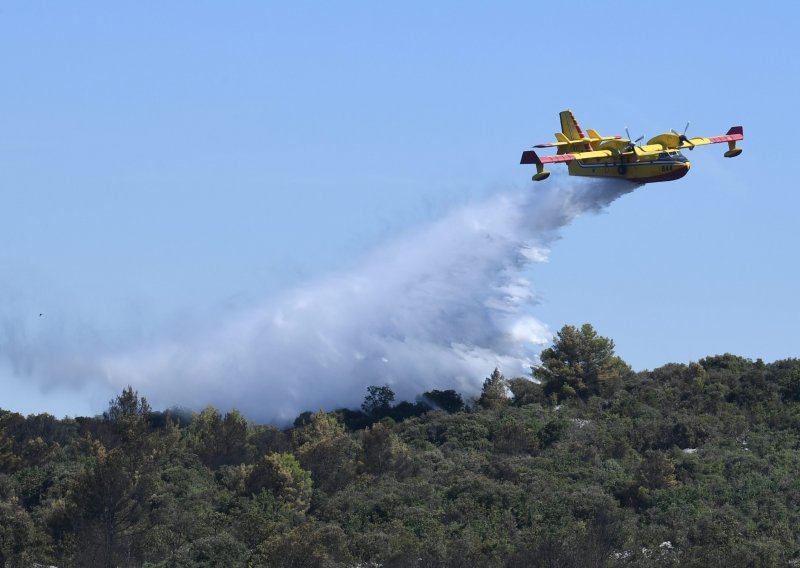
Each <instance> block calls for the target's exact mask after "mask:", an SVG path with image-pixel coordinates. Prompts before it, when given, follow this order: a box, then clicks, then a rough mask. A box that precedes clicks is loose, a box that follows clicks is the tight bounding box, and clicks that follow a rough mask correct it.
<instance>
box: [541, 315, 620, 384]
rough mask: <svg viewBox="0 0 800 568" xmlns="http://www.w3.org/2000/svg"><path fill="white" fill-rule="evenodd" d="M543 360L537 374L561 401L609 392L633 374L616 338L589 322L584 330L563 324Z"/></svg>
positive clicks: (542, 355)
mask: <svg viewBox="0 0 800 568" xmlns="http://www.w3.org/2000/svg"><path fill="white" fill-rule="evenodd" d="M540 359H541V366H539V367H537V368H535V369H534V372H533V374H534V376H535V377H536V378H538V379H539V380H540V381H542V384H543V386H544V392H545V395H548V396H549V395H552V394H555V395H556V396H557V398H558V400H564V399H568V398H573V397H578V398H581V399H583V400H586V399H588V398H589V397H590V396H594V395H608V394H610V393H611V392H613V391H614V390H615V389H616V387H617V386H618V384H619V382H620V381H621V379H622V378H623V377H625V376H627V375H629V374H630V373H631V369H630V367H629V366H628V364H627V363H625V362H624V361H623V360H622V359H620V358H619V357H617V356H616V355H614V341H612V340H611V339H608V338H606V337H601V336H599V335H598V334H597V332H596V331H595V330H594V328H593V327H592V326H591V325H590V324H588V323H586V324H583V326H581V328H580V329H578V328H576V327H574V326H571V325H565V326H564V327H562V328H561V331H559V332H558V334H557V336H556V337H555V340H554V342H553V346H552V347H550V348H548V349H545V350H544V351H542V354H541V355H540Z"/></svg>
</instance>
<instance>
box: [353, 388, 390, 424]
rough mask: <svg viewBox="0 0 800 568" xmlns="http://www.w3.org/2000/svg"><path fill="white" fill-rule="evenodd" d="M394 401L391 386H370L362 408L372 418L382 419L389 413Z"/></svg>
mask: <svg viewBox="0 0 800 568" xmlns="http://www.w3.org/2000/svg"><path fill="white" fill-rule="evenodd" d="M393 401H394V391H393V390H392V389H391V388H390V387H389V385H384V386H382V387H379V386H375V385H370V386H368V387H367V396H365V397H364V402H363V403H362V404H361V408H362V409H363V410H364V412H365V413H367V414H369V415H370V416H372V417H374V418H381V417H382V416H385V415H386V414H388V413H389V410H391V408H392V402H393Z"/></svg>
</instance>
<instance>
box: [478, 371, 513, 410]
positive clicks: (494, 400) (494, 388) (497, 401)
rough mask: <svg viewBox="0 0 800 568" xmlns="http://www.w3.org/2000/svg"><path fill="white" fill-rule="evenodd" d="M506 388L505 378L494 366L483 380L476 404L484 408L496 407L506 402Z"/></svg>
mask: <svg viewBox="0 0 800 568" xmlns="http://www.w3.org/2000/svg"><path fill="white" fill-rule="evenodd" d="M507 389H508V382H507V381H506V378H505V377H504V376H503V373H501V372H500V369H498V368H495V370H494V371H492V374H491V375H490V376H489V377H487V378H486V379H485V380H484V381H483V391H482V392H481V397H480V398H479V399H478V404H480V405H481V406H482V407H484V408H498V407H500V406H503V405H506V404H508V392H507Z"/></svg>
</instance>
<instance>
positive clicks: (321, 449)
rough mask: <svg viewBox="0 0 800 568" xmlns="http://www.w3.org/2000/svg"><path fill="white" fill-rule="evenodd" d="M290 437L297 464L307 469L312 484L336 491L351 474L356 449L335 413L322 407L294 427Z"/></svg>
mask: <svg viewBox="0 0 800 568" xmlns="http://www.w3.org/2000/svg"><path fill="white" fill-rule="evenodd" d="M294 439H295V444H296V446H297V457H298V459H299V460H300V464H301V465H302V466H303V467H304V468H305V469H307V470H309V471H310V472H311V477H312V479H313V480H314V486H315V487H317V488H319V489H321V490H323V491H327V492H332V491H337V490H339V489H341V488H342V487H344V486H345V485H346V484H347V483H349V482H350V481H352V479H353V478H354V477H355V474H356V468H357V467H358V464H359V461H360V459H359V458H360V454H361V452H360V448H359V447H358V444H357V443H356V442H355V441H354V440H353V439H352V437H350V435H349V434H347V432H345V429H344V425H343V424H342V423H341V422H340V421H339V419H338V418H337V417H336V416H335V415H331V414H327V413H325V412H324V411H322V410H320V411H319V412H317V413H315V414H313V415H312V416H311V421H310V422H309V423H308V424H306V425H305V426H303V427H302V428H299V429H297V430H295V432H294Z"/></svg>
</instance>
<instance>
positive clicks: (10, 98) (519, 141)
mask: <svg viewBox="0 0 800 568" xmlns="http://www.w3.org/2000/svg"><path fill="white" fill-rule="evenodd" d="M431 4H432V3H426V2H404V3H399V4H398V3H395V4H392V5H388V4H375V3H366V2H344V3H334V4H330V3H321V2H319V3H312V2H296V3H282V4H277V3H269V2H228V3H224V4H223V3H212V2H170V3H164V2H116V3H101V2H70V3H58V2H38V3H37V2H7V3H4V4H3V5H2V7H0V69H2V72H3V78H4V81H3V88H2V89H0V109H2V112H0V191H2V197H3V206H2V208H0V243H2V245H1V246H0V294H2V295H0V302H1V303H2V304H1V306H2V309H3V312H4V313H11V314H14V318H15V320H14V321H17V322H20V321H21V322H23V324H24V325H25V326H27V327H26V329H31V328H35V327H37V326H38V327H42V326H55V327H61V328H63V329H65V330H68V331H66V332H65V333H67V334H71V335H75V334H76V333H77V334H78V335H81V336H82V337H83V335H85V336H87V337H91V336H95V335H102V336H104V337H105V338H107V339H106V341H108V342H111V343H114V342H115V341H117V340H119V341H123V339H120V338H122V337H123V336H130V335H132V334H133V335H136V336H137V337H147V336H149V335H150V334H152V333H155V332H154V331H153V330H152V325H153V322H156V321H164V320H170V319H171V318H175V317H188V318H197V319H202V318H203V317H204V316H203V314H206V313H211V312H215V311H217V310H219V309H220V308H221V307H227V306H234V307H239V306H247V305H248V303H249V302H252V301H255V300H256V299H258V298H263V297H265V296H270V295H271V294H276V293H279V292H280V291H281V290H285V289H287V288H291V287H293V286H297V285H300V284H302V283H303V282H305V281H308V280H309V279H314V278H318V277H320V276H323V275H325V274H329V273H332V272H335V271H338V270H341V269H342V267H347V266H350V265H352V264H353V263H354V262H355V261H354V259H357V258H359V257H361V256H363V255H364V254H366V253H368V252H369V251H370V250H372V248H373V247H374V246H375V243H378V242H381V241H383V240H385V239H387V238H390V237H392V236H394V235H396V234H399V233H402V232H403V231H404V230H406V229H408V228H409V227H414V226H418V225H420V224H424V223H426V222H430V221H431V220H433V219H436V218H437V217H439V216H440V215H442V214H443V212H445V211H447V210H448V209H449V208H450V207H451V206H452V205H453V204H456V203H462V202H464V201H465V200H466V199H468V198H474V197H477V196H481V195H485V194H487V193H490V192H491V191H493V190H495V189H496V188H498V187H500V188H503V187H528V186H529V187H530V188H531V190H534V189H533V186H532V185H531V184H530V182H529V179H530V175H531V171H530V170H529V169H528V168H526V167H523V166H520V165H519V164H518V162H519V154H520V152H521V150H523V149H524V148H526V147H528V146H530V145H532V144H534V143H537V142H544V141H548V140H550V139H551V138H552V133H553V132H555V131H556V130H557V129H558V116H557V113H558V112H559V111H561V110H563V109H565V108H570V109H572V110H573V111H574V113H575V114H576V116H577V118H578V120H579V121H580V122H581V125H582V126H583V127H584V128H587V127H591V128H595V129H597V130H598V131H600V132H601V133H602V134H623V133H624V132H623V128H624V127H625V126H628V127H629V128H630V131H631V134H633V135H634V136H638V135H639V134H645V136H647V137H648V138H649V137H651V136H654V135H656V134H658V133H660V132H663V131H666V130H668V129H669V128H675V129H682V128H683V126H684V124H685V123H686V121H687V120H691V126H690V130H689V133H690V135H694V136H704V135H716V134H723V133H725V132H726V131H727V129H728V128H729V127H730V126H732V125H735V124H742V125H743V126H744V128H745V140H744V142H743V143H742V144H741V146H742V147H743V148H744V149H745V151H744V153H743V154H742V156H741V157H739V158H737V159H735V160H727V159H724V158H723V157H722V152H723V149H721V148H720V147H718V146H714V147H705V148H702V149H698V150H696V151H694V152H692V153H691V154H689V157H690V159H691V160H692V170H691V172H690V173H689V175H688V176H687V177H685V178H683V179H682V180H679V181H676V182H672V183H664V184H653V185H647V186H644V187H643V188H641V189H639V190H637V191H636V192H635V193H633V194H631V195H627V196H625V197H623V198H622V199H620V200H619V201H617V202H615V203H614V204H612V205H611V207H610V208H609V209H608V210H607V211H606V212H605V213H603V214H600V215H595V216H591V215H590V216H585V217H582V218H580V219H578V220H577V221H575V222H574V223H573V224H572V225H571V226H569V227H567V228H566V229H565V230H564V231H563V233H562V236H563V238H562V239H561V240H560V241H558V242H556V243H555V245H554V246H553V249H552V253H551V255H550V261H549V263H547V264H543V265H536V266H534V267H533V268H531V269H530V274H529V277H530V279H531V280H532V282H533V287H534V290H535V291H536V293H537V295H538V296H539V299H540V302H541V303H540V304H539V305H538V306H536V307H535V308H534V310H533V313H534V314H535V315H536V317H537V318H539V319H540V320H542V321H544V322H546V323H547V324H548V325H549V326H550V327H551V328H552V329H558V328H559V327H561V325H563V324H565V323H574V324H580V323H583V322H586V321H588V322H591V323H593V324H594V325H595V327H596V328H597V329H598V330H599V331H600V332H601V333H602V334H603V335H607V336H609V337H611V338H613V339H614V340H615V342H616V344H617V351H618V353H619V354H620V355H621V356H622V357H623V358H624V359H626V360H627V361H629V362H630V363H631V364H632V365H633V366H634V367H635V368H636V369H643V368H653V367H656V366H659V365H661V364H664V363H667V362H672V361H679V362H686V361H690V360H696V359H698V358H700V357H703V356H705V355H709V354H715V353H722V352H733V353H736V354H740V355H744V356H747V357H751V358H757V357H761V358H763V359H765V360H768V361H770V360H775V359H779V358H785V357H791V356H798V355H799V354H800V352H799V351H798V344H799V342H798V339H800V332H798V331H797V317H798V314H800V300H798V297H797V289H798V288H800V266H799V265H798V261H797V258H798V256H797V255H798V253H797V248H798V245H799V244H800V228H799V227H798V223H797V219H798V208H799V206H800V197H799V196H798V193H797V189H798V183H797V181H796V178H795V177H794V176H793V171H792V169H793V162H794V158H793V157H792V154H791V151H792V148H791V147H792V144H793V142H792V141H791V138H790V137H791V136H794V135H795V134H796V133H797V131H798V128H797V127H798V122H800V121H798V119H797V109H796V108H795V101H796V99H797V93H798V76H800V73H798V71H800V69H798V67H799V65H798V62H797V58H796V56H795V52H796V46H795V45H794V44H795V41H796V37H795V36H796V30H795V29H794V28H795V27H796V26H795V23H796V22H797V20H798V15H800V14H798V8H796V7H795V5H794V4H790V3H782V4H780V5H776V6H778V7H777V8H776V7H773V8H770V9H763V10H754V9H753V6H752V4H750V3H744V2H732V3H726V4H724V5H716V4H713V5H712V4H711V3H708V4H706V3H691V4H689V3H687V4H680V5H674V6H671V7H667V6H666V5H664V4H663V3H660V4H659V3H642V2H618V3H614V4H613V5H605V4H598V3H588V2H586V3H581V2H577V3H572V4H570V5H569V7H566V6H565V5H564V4H563V3H550V4H545V3H535V4H534V3H525V2H518V3H516V2H515V3H492V4H489V3H471V2H441V3H436V4H435V5H431ZM556 167H557V166H556ZM554 169H555V168H554ZM544 183H548V182H544ZM39 313H44V314H45V316H44V317H43V318H39V317H38V314H39ZM176 314H177V316H176ZM76 330H78V331H77V332H76ZM87 341H88V340H87ZM490 370H491V369H488V370H487V373H488V372H489V371H490ZM48 384H50V385H51V386H48V387H47V388H46V389H45V390H44V391H43V390H42V388H41V387H40V386H39V385H38V383H35V382H33V381H32V380H31V379H29V378H26V377H25V376H15V375H14V374H13V373H11V372H10V371H9V370H8V369H6V370H5V372H3V371H2V370H0V407H3V408H9V409H14V410H19V411H22V412H35V411H36V412H38V411H45V410H47V411H49V412H52V413H55V414H65V413H69V414H75V413H78V414H81V413H89V412H96V411H99V410H102V406H103V404H102V403H103V402H104V401H106V400H107V399H108V394H107V393H105V392H103V393H100V394H98V393H92V392H89V391H90V390H91V389H90V387H89V386H87V385H83V386H81V387H74V388H73V387H71V386H69V385H65V388H55V389H54V388H53V387H52V383H48ZM112 394H113V393H112ZM143 394H145V395H146V394H147V393H146V392H145V393H143Z"/></svg>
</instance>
